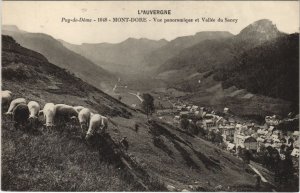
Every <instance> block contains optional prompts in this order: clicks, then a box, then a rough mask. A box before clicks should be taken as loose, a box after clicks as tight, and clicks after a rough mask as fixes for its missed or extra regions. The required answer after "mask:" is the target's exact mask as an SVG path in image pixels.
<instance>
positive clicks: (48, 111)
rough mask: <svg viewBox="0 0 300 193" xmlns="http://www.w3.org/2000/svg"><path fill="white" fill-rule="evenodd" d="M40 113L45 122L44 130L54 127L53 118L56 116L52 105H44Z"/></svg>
mask: <svg viewBox="0 0 300 193" xmlns="http://www.w3.org/2000/svg"><path fill="white" fill-rule="evenodd" d="M40 113H43V114H44V118H45V120H46V123H45V126H46V128H51V127H53V126H55V125H54V122H53V121H54V118H55V114H56V109H55V105H54V103H46V104H45V106H44V108H43V110H42V111H40Z"/></svg>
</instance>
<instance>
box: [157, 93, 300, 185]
mask: <svg viewBox="0 0 300 193" xmlns="http://www.w3.org/2000/svg"><path fill="white" fill-rule="evenodd" d="M159 98H160V99H162V98H161V97H159ZM162 100H164V101H167V102H169V103H170V104H171V105H169V107H168V108H160V109H156V115H157V116H158V118H159V119H160V120H162V121H165V122H167V123H169V124H172V125H175V126H178V127H179V128H181V129H183V130H186V131H187V132H189V133H191V134H194V135H196V136H198V137H200V138H202V139H204V140H207V141H211V142H212V143H214V144H215V145H216V146H219V147H220V148H222V149H224V150H226V151H228V152H230V153H231V154H232V155H235V156H237V157H239V158H240V159H243V160H244V161H246V163H249V162H250V160H251V161H254V162H256V163H259V164H261V165H263V166H264V167H266V168H268V169H271V170H273V171H274V173H275V178H285V177H286V178H288V177H287V176H276V174H277V175H282V173H280V172H279V171H278V170H280V166H278V165H277V163H279V160H281V161H282V160H286V159H287V160H288V161H287V163H290V165H291V168H290V170H291V171H292V172H293V175H295V176H297V177H298V175H299V174H298V171H299V170H298V168H299V125H298V123H299V114H293V113H292V112H291V113H289V114H288V115H287V116H286V117H280V116H278V115H270V116H266V117H265V121H264V124H258V123H255V122H252V121H249V120H248V121H247V120H243V119H241V118H239V117H238V116H235V115H234V114H233V113H232V112H231V111H230V108H227V107H225V108H224V109H223V112H219V111H215V110H213V109H212V108H210V107H201V106H197V105H194V104H190V103H184V102H182V101H179V100H176V102H172V101H171V100H170V98H169V97H165V98H163V99H162ZM158 106H161V107H162V106H163V105H161V104H160V102H159V105H158ZM283 167H285V168H283V169H284V170H289V169H288V166H287V165H285V166H283ZM291 171H287V172H286V174H287V175H289V174H288V173H290V172H291ZM279 181H280V180H279Z"/></svg>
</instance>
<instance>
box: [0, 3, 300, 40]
mask: <svg viewBox="0 0 300 193" xmlns="http://www.w3.org/2000/svg"><path fill="white" fill-rule="evenodd" d="M152 9H155V10H157V9H158V10H161V9H163V10H171V15H154V16H151V15H138V14H137V12H138V10H152ZM63 17H64V18H74V17H75V18H80V17H83V18H92V19H97V18H99V17H107V18H113V17H129V18H131V17H133V18H137V17H146V18H147V19H149V20H151V22H146V23H113V22H106V23H101V22H99V23H98V22H93V23H88V22H86V23H80V22H77V23H66V22H62V18H63ZM153 17H156V18H161V19H166V18H174V19H180V18H192V19H196V18H200V22H193V23H187V24H186V23H163V22H162V23H155V22H153ZM203 17H206V18H209V17H210V18H214V19H218V18H222V19H225V18H229V19H238V20H237V23H233V22H202V20H201V19H202V18H203ZM260 19H270V20H271V21H272V22H273V23H274V24H276V26H277V28H278V29H279V30H280V31H282V32H285V33H294V32H299V2H298V1H106V2H105V1H62V2H60V1H56V2H53V1H2V25H16V26H18V27H19V28H20V29H22V30H25V31H28V32H41V33H46V34H49V35H51V36H53V37H54V38H56V39H62V40H65V41H67V42H70V43H74V44H81V43H101V42H109V43H118V42H121V41H124V40H126V39H127V38H129V37H133V38H148V39H154V40H159V39H166V40H172V39H174V38H176V37H179V36H186V35H193V34H195V33H197V32H200V31H229V32H231V33H233V34H238V33H239V32H240V31H241V30H242V29H243V28H244V27H246V26H247V25H249V24H251V23H253V22H254V21H257V20H260Z"/></svg>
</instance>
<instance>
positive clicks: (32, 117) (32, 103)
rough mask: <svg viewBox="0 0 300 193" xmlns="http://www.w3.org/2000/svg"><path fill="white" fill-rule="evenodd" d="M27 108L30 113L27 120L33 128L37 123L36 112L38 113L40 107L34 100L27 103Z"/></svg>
mask: <svg viewBox="0 0 300 193" xmlns="http://www.w3.org/2000/svg"><path fill="white" fill-rule="evenodd" d="M27 106H28V109H29V112H30V115H29V118H28V119H29V122H30V125H31V126H32V127H34V128H36V127H37V124H38V117H37V116H38V114H39V111H40V109H41V107H40V105H39V103H37V102H36V101H30V102H29V103H28V104H27Z"/></svg>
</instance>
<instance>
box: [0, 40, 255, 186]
mask: <svg viewBox="0 0 300 193" xmlns="http://www.w3.org/2000/svg"><path fill="white" fill-rule="evenodd" d="M2 38H3V46H2V48H3V50H2V54H3V57H2V65H3V68H2V72H3V89H9V90H11V91H12V92H13V93H14V97H25V98H27V99H28V100H36V101H38V102H39V103H40V104H41V105H44V104H45V103H46V102H54V103H66V104H70V105H83V106H86V107H88V108H91V109H92V110H93V111H94V112H99V113H101V114H103V115H106V116H109V117H111V119H112V120H113V122H114V123H115V125H114V124H109V128H108V133H109V138H107V139H106V140H104V143H108V144H107V145H106V147H107V148H108V149H110V148H112V147H114V148H115V150H116V151H117V152H121V153H120V154H114V153H113V154H109V155H106V154H101V153H100V154H98V150H97V149H93V148H91V147H90V146H87V145H86V144H85V143H84V141H83V140H81V139H80V137H79V136H80V133H79V132H78V131H77V130H76V128H77V129H79V128H78V127H75V130H74V129H73V130H72V129H71V128H70V127H65V128H60V130H54V131H52V132H50V131H42V130H41V128H38V130H39V132H37V133H35V134H31V133H25V132H24V131H20V130H18V131H16V130H15V129H14V128H13V127H12V125H11V124H10V122H9V120H8V119H7V118H5V117H4V118H3V122H2V128H3V130H2V188H3V189H4V190H11V191H12V190H19V191H21V190H26V191H30V190H31V191H33V190H35V191H45V190H48V191H49V190H52V191H123V190H124V191H129V190H134V191H139V190H149V191H158V190H160V191H165V190H166V189H165V187H166V186H167V185H173V186H175V187H176V188H177V190H182V189H189V190H192V189H191V187H189V185H193V186H194V187H198V188H197V190H198V191H199V190H202V191H222V190H223V191H238V190H239V191H242V190H244V191H251V190H252V191H253V190H254V184H255V178H254V176H253V174H252V173H251V171H250V170H249V168H248V167H247V166H245V165H244V164H243V163H242V162H241V161H240V160H239V159H237V158H236V157H233V156H232V155H230V154H229V153H227V152H224V151H222V150H221V149H219V148H217V147H215V146H214V145H212V144H211V143H209V142H206V141H204V140H202V139H200V138H198V137H196V136H193V135H191V134H189V133H187V132H186V131H182V130H180V129H178V128H176V127H173V126H171V125H168V124H166V123H164V122H161V121H159V120H156V118H155V117H153V120H152V121H147V118H146V116H145V115H144V114H142V113H140V112H137V111H134V110H132V109H130V108H129V107H127V106H126V105H124V104H122V103H120V102H119V101H117V100H115V99H113V98H111V97H110V96H108V95H106V94H105V93H103V92H101V91H100V90H98V89H96V88H95V87H93V86H90V85H88V84H87V83H85V82H83V81H81V80H80V79H78V78H76V77H74V76H72V75H70V74H69V73H67V72H65V71H64V70H63V69H61V68H59V67H57V66H55V65H53V64H51V63H49V62H48V61H47V60H46V59H45V57H44V56H42V55H41V54H38V53H36V52H34V51H31V50H29V49H26V48H24V47H22V46H20V45H18V44H17V43H16V42H15V41H14V40H13V39H12V38H11V37H9V36H3V37H2ZM134 124H138V125H139V126H140V128H139V130H138V131H135V130H134V129H133V128H134ZM124 136H126V137H127V138H128V141H129V150H128V151H127V152H125V151H122V150H121V149H120V147H119V146H118V145H117V144H118V143H117V142H118V141H119V140H120V139H121V138H122V137H124ZM108 139H111V140H108ZM101 141H102V140H101ZM104 156H105V157H107V156H111V160H110V162H108V163H107V162H103V161H102V162H100V159H101V158H103V157H104ZM120 160H122V163H123V166H122V167H120V165H119V164H117V163H118V162H119V161H120ZM119 167H120V169H117V168H119ZM219 185H221V186H219Z"/></svg>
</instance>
